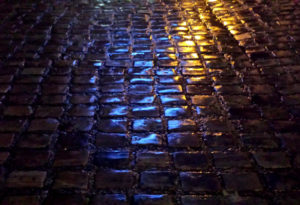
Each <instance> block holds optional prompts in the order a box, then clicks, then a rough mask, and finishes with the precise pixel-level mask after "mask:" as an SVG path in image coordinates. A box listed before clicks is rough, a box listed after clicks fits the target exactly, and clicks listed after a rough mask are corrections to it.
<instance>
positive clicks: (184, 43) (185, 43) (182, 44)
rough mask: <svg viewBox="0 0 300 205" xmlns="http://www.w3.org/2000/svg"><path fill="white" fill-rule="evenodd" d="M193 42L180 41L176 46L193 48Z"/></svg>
mask: <svg viewBox="0 0 300 205" xmlns="http://www.w3.org/2000/svg"><path fill="white" fill-rule="evenodd" d="M195 45H196V44H195V42H194V41H180V42H178V46H195Z"/></svg>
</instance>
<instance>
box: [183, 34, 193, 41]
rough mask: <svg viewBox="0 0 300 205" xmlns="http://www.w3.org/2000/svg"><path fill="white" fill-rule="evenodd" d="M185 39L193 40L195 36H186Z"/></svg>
mask: <svg viewBox="0 0 300 205" xmlns="http://www.w3.org/2000/svg"><path fill="white" fill-rule="evenodd" d="M183 38H184V39H187V40H191V39H192V38H193V36H191V35H184V36H183Z"/></svg>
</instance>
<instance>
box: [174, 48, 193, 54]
mask: <svg viewBox="0 0 300 205" xmlns="http://www.w3.org/2000/svg"><path fill="white" fill-rule="evenodd" d="M178 51H179V52H181V53H192V52H196V48H195V47H178Z"/></svg>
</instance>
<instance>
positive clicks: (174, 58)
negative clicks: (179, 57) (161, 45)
mask: <svg viewBox="0 0 300 205" xmlns="http://www.w3.org/2000/svg"><path fill="white" fill-rule="evenodd" d="M167 56H168V57H169V58H171V59H173V60H176V55H175V54H173V53H168V54H167Z"/></svg>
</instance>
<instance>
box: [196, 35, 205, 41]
mask: <svg viewBox="0 0 300 205" xmlns="http://www.w3.org/2000/svg"><path fill="white" fill-rule="evenodd" d="M194 38H195V40H197V41H200V40H206V39H207V37H206V36H205V35H197V36H194Z"/></svg>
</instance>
